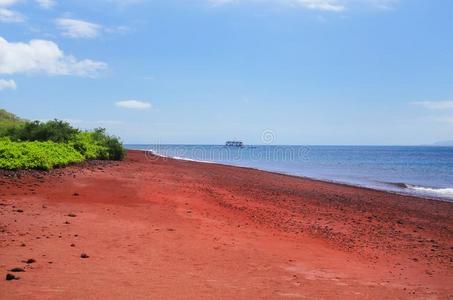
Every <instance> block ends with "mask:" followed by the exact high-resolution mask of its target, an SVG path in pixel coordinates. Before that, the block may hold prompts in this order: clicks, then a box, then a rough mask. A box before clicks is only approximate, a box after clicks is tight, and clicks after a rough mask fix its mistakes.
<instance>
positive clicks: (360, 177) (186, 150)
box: [126, 145, 453, 201]
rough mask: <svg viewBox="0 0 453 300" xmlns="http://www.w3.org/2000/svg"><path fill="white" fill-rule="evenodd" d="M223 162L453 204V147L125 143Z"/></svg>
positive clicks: (165, 153)
mask: <svg viewBox="0 0 453 300" xmlns="http://www.w3.org/2000/svg"><path fill="white" fill-rule="evenodd" d="M126 147H127V148H129V149H140V150H149V151H152V152H153V153H155V154H158V155H160V156H165V157H172V158H176V159H185V160H194V161H202V162H213V163H222V164H227V165H234V166H242V167H252V168H256V169H260V170H266V171H273V172H279V173H284V174H291V175H297V176H304V177H310V178H314V179H320V180H325V181H333V182H339V183H345V184H350V185H355V186H363V187H369V188H373V189H379V190H386V191H392V192H397V193H404V194H411V195H418V196H423V197H430V198H435V199H444V200H448V201H453V147H400V146H245V147H243V148H236V147H225V146H218V145H126Z"/></svg>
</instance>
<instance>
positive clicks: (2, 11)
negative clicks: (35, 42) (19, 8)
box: [0, 7, 25, 23]
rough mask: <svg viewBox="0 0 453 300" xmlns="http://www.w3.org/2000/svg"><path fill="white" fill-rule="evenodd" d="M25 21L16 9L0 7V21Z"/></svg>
mask: <svg viewBox="0 0 453 300" xmlns="http://www.w3.org/2000/svg"><path fill="white" fill-rule="evenodd" d="M23 21H25V17H24V16H23V15H22V14H21V13H18V12H16V11H13V10H10V9H7V8H2V7H0V22H3V23H18V22H23Z"/></svg>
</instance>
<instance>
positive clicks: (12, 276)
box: [5, 273, 19, 281]
mask: <svg viewBox="0 0 453 300" xmlns="http://www.w3.org/2000/svg"><path fill="white" fill-rule="evenodd" d="M5 279H6V280H8V281H9V280H18V279H19V277H16V276H14V275H13V274H9V273H8V274H6V278H5Z"/></svg>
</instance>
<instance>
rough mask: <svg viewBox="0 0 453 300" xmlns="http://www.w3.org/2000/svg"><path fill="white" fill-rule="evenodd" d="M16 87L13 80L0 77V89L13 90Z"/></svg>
mask: <svg viewBox="0 0 453 300" xmlns="http://www.w3.org/2000/svg"><path fill="white" fill-rule="evenodd" d="M16 88H17V85H16V82H15V81H14V80H11V79H10V80H6V79H0V91H1V90H6V89H11V90H15V89H16Z"/></svg>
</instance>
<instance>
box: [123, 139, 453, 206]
mask: <svg viewBox="0 0 453 300" xmlns="http://www.w3.org/2000/svg"><path fill="white" fill-rule="evenodd" d="M383 147H385V146H383ZM128 151H141V152H144V153H145V156H146V153H151V154H152V155H155V156H158V157H161V158H164V159H174V160H181V161H189V162H195V163H204V164H215V165H219V166H226V167H236V168H244V169H250V170H256V171H261V172H268V173H272V174H277V175H285V176H290V177H295V178H302V179H306V180H313V181H319V182H324V183H330V184H338V185H344V186H349V187H356V188H361V189H368V190H372V191H378V192H385V193H390V194H394V195H401V196H410V197H415V198H418V199H423V200H431V201H442V202H449V203H453V197H441V196H433V195H429V194H423V193H416V192H409V191H408V192H404V191H392V190H388V189H384V188H382V189H380V188H377V187H370V186H366V185H360V184H354V183H348V182H344V181H339V180H329V179H322V178H316V177H310V176H305V175H296V174H291V173H285V172H279V171H271V170H267V169H261V168H255V167H247V166H241V165H234V164H227V163H220V162H214V161H204V160H196V159H190V158H184V157H173V156H167V155H163V154H159V153H156V152H154V150H146V149H128ZM387 184H389V185H397V184H398V183H387Z"/></svg>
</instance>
